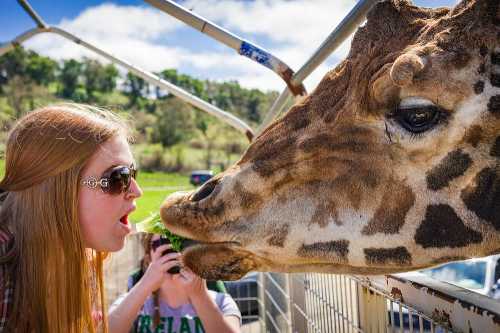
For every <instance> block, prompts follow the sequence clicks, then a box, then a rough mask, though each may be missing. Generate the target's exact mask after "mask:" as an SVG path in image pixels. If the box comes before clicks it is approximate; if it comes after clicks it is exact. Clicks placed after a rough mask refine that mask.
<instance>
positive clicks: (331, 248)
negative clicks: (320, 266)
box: [297, 239, 349, 262]
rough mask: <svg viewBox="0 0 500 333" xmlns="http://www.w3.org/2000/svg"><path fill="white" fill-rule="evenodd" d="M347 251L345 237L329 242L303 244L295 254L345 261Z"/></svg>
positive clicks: (347, 245)
mask: <svg viewBox="0 0 500 333" xmlns="http://www.w3.org/2000/svg"><path fill="white" fill-rule="evenodd" d="M348 253H349V241H348V240H345V239H341V240H335V241H330V242H318V243H312V244H303V245H302V246H301V247H300V248H299V250H298V252H297V254H298V256H299V257H305V258H308V257H310V258H315V257H325V258H331V259H332V260H336V261H337V260H340V261H341V262H346V261H347V254H348Z"/></svg>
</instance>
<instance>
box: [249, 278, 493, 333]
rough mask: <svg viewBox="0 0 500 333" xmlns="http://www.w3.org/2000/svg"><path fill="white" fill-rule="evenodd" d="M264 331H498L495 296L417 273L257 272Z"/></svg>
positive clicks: (487, 332)
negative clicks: (386, 274)
mask: <svg viewBox="0 0 500 333" xmlns="http://www.w3.org/2000/svg"><path fill="white" fill-rule="evenodd" d="M259 281H260V283H259V287H260V288H261V290H260V293H259V294H260V298H261V302H262V306H263V311H262V312H261V314H260V320H261V321H263V322H264V331H265V332H272V333H274V332H283V333H292V332H300V333H302V332H342V333H344V332H349V333H350V332H370V333H372V332H432V333H434V332H436V333H437V332H480V333H489V332H500V302H498V301H496V300H494V299H491V298H488V297H486V296H483V295H480V294H476V293H473V292H471V291H468V290H465V289H462V288H460V287H456V286H453V285H450V284H447V283H444V282H440V281H437V280H434V279H432V278H429V277H426V276H424V275H422V274H420V273H416V272H414V273H406V274H398V275H388V276H377V277H371V278H368V277H358V276H347V275H335V274H277V273H260V279H259Z"/></svg>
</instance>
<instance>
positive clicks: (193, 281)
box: [172, 267, 208, 302]
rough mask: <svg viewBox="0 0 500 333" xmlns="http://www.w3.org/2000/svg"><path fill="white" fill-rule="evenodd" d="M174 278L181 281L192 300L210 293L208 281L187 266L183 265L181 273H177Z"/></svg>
mask: <svg viewBox="0 0 500 333" xmlns="http://www.w3.org/2000/svg"><path fill="white" fill-rule="evenodd" d="M172 278H173V279H175V280H177V281H178V282H180V284H181V285H182V286H183V287H184V291H185V292H186V294H187V296H188V297H189V300H190V301H191V302H192V301H193V299H194V298H197V297H200V296H205V295H207V293H208V289H207V282H206V281H205V280H203V279H202V278H201V277H199V276H198V275H196V274H194V273H193V272H192V271H191V270H190V269H189V268H187V267H183V268H182V269H181V271H180V273H179V274H175V275H174V276H173V277H172Z"/></svg>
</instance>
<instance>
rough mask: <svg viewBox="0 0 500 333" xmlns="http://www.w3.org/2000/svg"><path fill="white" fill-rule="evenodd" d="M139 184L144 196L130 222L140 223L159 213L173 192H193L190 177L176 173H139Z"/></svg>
mask: <svg viewBox="0 0 500 333" xmlns="http://www.w3.org/2000/svg"><path fill="white" fill-rule="evenodd" d="M137 178H138V179H137V182H138V183H139V186H141V188H142V190H143V191H144V194H143V195H142V197H140V198H139V199H137V210H136V211H135V212H134V213H132V215H130V221H132V222H139V221H142V220H143V219H145V218H146V217H149V216H150V214H153V213H156V212H158V209H159V208H160V204H161V203H162V202H163V200H164V199H165V197H166V196H167V195H169V194H171V193H173V192H177V191H181V190H191V189H193V188H194V187H193V186H192V185H191V184H189V177H188V176H183V175H180V174H175V173H161V172H142V173H141V172H139V176H138V177H137Z"/></svg>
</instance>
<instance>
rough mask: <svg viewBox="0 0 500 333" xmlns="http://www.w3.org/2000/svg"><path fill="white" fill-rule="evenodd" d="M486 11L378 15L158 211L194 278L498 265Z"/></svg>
mask: <svg viewBox="0 0 500 333" xmlns="http://www.w3.org/2000/svg"><path fill="white" fill-rule="evenodd" d="M499 10H500V9H499V2H498V0H490V1H487V0H477V1H473V0H472V1H463V2H462V3H460V4H458V5H457V6H456V7H455V8H453V9H446V8H440V9H427V8H418V7H415V6H413V5H411V4H410V3H409V2H408V1H404V0H393V1H384V2H381V3H378V4H377V5H376V6H375V7H374V8H373V9H372V10H371V11H370V13H369V15H368V19H367V23H366V24H365V25H364V26H363V27H361V28H359V30H358V31H357V33H356V34H355V36H354V39H353V41H352V46H351V51H350V53H349V55H348V57H347V59H346V60H344V61H343V62H342V63H341V64H339V65H338V66H337V67H336V68H335V69H334V70H332V71H330V72H329V73H327V74H326V76H325V77H324V78H323V80H322V81H321V82H320V84H319V85H318V87H317V88H316V89H315V90H314V91H313V92H312V93H311V94H310V95H309V96H308V97H306V98H304V99H303V100H302V101H301V102H299V103H298V104H296V105H295V106H293V107H292V108H291V109H290V110H289V111H288V112H287V113H286V114H285V115H284V116H283V117H281V118H280V119H277V120H276V121H275V122H274V123H272V124H271V125H270V126H269V127H268V128H267V129H266V130H265V131H264V132H263V133H262V134H261V135H260V136H258V137H257V138H256V139H255V141H254V142H253V143H252V144H251V145H250V147H249V148H248V150H247V151H246V152H245V154H244V155H243V157H242V158H241V159H240V160H239V161H238V162H237V163H236V164H235V165H234V166H233V167H231V168H230V169H228V170H227V171H225V172H224V173H221V174H220V175H218V176H217V177H215V178H214V179H212V180H210V181H209V182H208V183H206V184H205V185H204V186H202V187H201V188H200V189H199V190H198V191H196V192H193V193H177V194H174V195H172V196H170V197H168V198H167V199H166V200H165V202H164V203H163V204H162V207H161V216H162V219H163V221H164V223H165V224H166V225H167V227H168V228H169V229H171V230H172V231H174V232H176V233H179V234H181V235H185V236H187V237H190V238H193V239H195V240H198V241H200V243H198V244H197V245H194V246H191V247H189V248H187V249H186V250H185V251H184V256H183V257H184V261H185V264H186V265H188V266H189V267H191V268H192V269H193V270H194V271H195V272H197V273H198V274H200V275H202V276H204V277H206V278H212V279H215V278H222V279H234V278H238V277H240V276H241V275H243V274H245V273H246V272H247V271H250V270H263V271H267V270H272V271H284V272H296V271H315V272H333V273H354V274H381V273H389V272H397V271H408V270H412V269H418V268H423V267H427V266H431V265H435V264H438V263H441V262H446V261H450V260H457V259H461V258H469V257H473V256H482V255H488V254H492V253H497V252H500V245H499V244H500V12H499Z"/></svg>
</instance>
